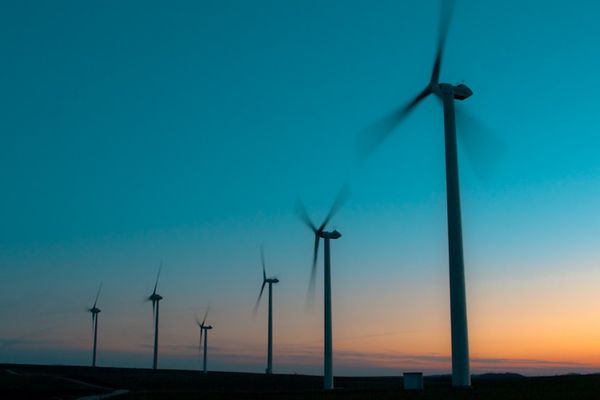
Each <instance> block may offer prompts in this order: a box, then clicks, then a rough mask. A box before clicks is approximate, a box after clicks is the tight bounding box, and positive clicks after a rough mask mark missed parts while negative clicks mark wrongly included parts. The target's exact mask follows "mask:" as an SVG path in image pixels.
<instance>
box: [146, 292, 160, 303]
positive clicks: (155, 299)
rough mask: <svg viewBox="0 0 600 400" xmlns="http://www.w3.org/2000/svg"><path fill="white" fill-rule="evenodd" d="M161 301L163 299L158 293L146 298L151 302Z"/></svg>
mask: <svg viewBox="0 0 600 400" xmlns="http://www.w3.org/2000/svg"><path fill="white" fill-rule="evenodd" d="M162 299H163V297H162V296H161V295H160V294H158V293H152V294H151V295H150V297H148V300H150V301H153V302H154V301H161V300H162Z"/></svg>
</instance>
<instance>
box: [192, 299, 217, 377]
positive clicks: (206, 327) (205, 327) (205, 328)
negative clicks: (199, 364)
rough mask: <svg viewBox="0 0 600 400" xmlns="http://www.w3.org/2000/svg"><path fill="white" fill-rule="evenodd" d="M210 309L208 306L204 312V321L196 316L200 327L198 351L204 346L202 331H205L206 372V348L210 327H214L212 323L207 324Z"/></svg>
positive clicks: (205, 370)
mask: <svg viewBox="0 0 600 400" xmlns="http://www.w3.org/2000/svg"><path fill="white" fill-rule="evenodd" d="M209 309H210V307H207V308H206V311H205V312H204V318H203V319H202V322H200V320H199V319H198V317H196V324H198V327H199V328H200V345H199V346H198V351H200V349H201V348H202V333H203V332H204V354H203V356H204V368H203V372H204V373H205V374H206V372H207V369H206V350H207V344H206V342H207V339H208V331H209V330H210V329H212V328H213V327H212V325H206V316H207V315H208V310H209Z"/></svg>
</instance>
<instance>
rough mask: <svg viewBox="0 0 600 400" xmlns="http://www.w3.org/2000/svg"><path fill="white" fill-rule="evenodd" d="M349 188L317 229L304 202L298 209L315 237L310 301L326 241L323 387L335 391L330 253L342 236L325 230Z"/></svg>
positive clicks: (301, 218)
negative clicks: (319, 258) (323, 244)
mask: <svg viewBox="0 0 600 400" xmlns="http://www.w3.org/2000/svg"><path fill="white" fill-rule="evenodd" d="M348 191H349V189H348V186H347V185H344V186H343V187H342V189H341V190H340V192H339V193H338V195H337V197H336V199H335V201H334V202H333V205H332V206H331V209H330V210H329V213H327V216H326V217H325V219H324V220H323V222H322V223H321V225H320V226H319V227H318V228H317V226H316V225H315V224H314V223H313V222H312V220H311V219H310V217H309V216H308V212H307V211H306V208H305V207H304V205H303V204H302V202H300V201H299V202H298V204H297V207H296V214H297V215H298V217H299V218H300V220H301V221H302V222H303V223H304V224H305V225H306V226H308V228H309V229H310V230H311V231H312V232H313V233H314V235H315V244H314V252H313V263H312V268H311V272H310V281H309V289H308V299H309V301H311V299H312V298H313V297H314V290H315V279H316V274H317V256H318V253H319V242H320V241H321V239H324V241H325V252H324V270H323V272H324V285H323V286H324V288H323V289H324V298H323V301H324V305H323V306H324V342H323V387H324V388H325V389H327V390H329V389H333V336H332V335H333V333H332V325H331V252H330V243H329V242H330V240H335V239H339V238H340V237H342V234H341V233H340V232H338V231H337V230H335V229H334V230H333V231H331V232H326V231H325V228H326V227H327V224H328V223H329V221H330V220H331V218H333V216H334V215H335V214H336V213H337V212H338V211H339V209H340V207H341V206H342V205H343V204H344V203H345V201H346V200H347V198H348Z"/></svg>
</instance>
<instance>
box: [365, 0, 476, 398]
mask: <svg viewBox="0 0 600 400" xmlns="http://www.w3.org/2000/svg"><path fill="white" fill-rule="evenodd" d="M450 14H451V4H450V3H448V2H443V3H442V13H441V18H440V28H439V37H438V47H437V52H436V55H435V61H434V63H433V69H432V72H431V78H430V80H429V83H428V84H427V86H425V88H424V89H423V90H422V91H421V92H420V93H419V94H418V95H417V96H416V97H415V98H413V99H412V100H411V101H410V102H408V103H407V104H406V105H404V106H403V107H401V108H398V109H397V110H395V111H393V112H392V113H390V114H388V115H387V116H386V117H384V118H382V119H381V120H379V121H378V122H377V123H376V124H374V125H373V127H372V129H371V132H370V133H371V139H372V142H371V145H370V146H369V148H368V149H367V153H370V152H371V151H372V150H373V149H374V148H375V147H376V146H377V145H379V144H380V143H381V142H382V141H383V140H384V139H385V138H387V137H388V136H389V135H390V134H391V133H392V131H393V130H394V128H396V127H397V126H398V124H399V123H400V122H402V121H403V120H404V119H405V118H406V117H407V116H408V115H409V114H410V113H411V112H412V111H413V110H414V109H415V107H416V106H417V105H418V104H419V103H420V102H421V101H422V100H423V99H425V98H426V97H427V96H429V95H431V94H433V95H435V96H436V97H437V98H438V99H440V100H441V103H442V106H443V110H444V138H445V157H446V202H447V214H448V260H449V275H450V319H451V336H452V337H451V339H452V340H451V341H452V385H453V386H455V387H468V386H470V385H471V376H470V372H469V340H468V328H467V301H466V288H465V273H464V259H463V241H462V222H461V207H460V191H459V176H458V155H457V149H456V123H455V109H454V106H455V104H454V102H455V100H459V101H462V100H465V99H467V98H468V97H470V96H471V95H472V94H473V92H472V91H471V89H469V88H468V87H467V86H466V85H464V84H459V85H453V84H449V83H440V82H439V78H440V70H441V66H442V56H443V53H444V44H445V40H446V35H447V33H448V26H449V22H450Z"/></svg>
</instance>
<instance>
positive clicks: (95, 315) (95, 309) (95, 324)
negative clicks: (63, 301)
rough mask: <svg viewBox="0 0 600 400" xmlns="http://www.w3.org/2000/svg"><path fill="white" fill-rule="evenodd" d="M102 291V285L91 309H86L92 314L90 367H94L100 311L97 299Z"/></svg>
mask: <svg viewBox="0 0 600 400" xmlns="http://www.w3.org/2000/svg"><path fill="white" fill-rule="evenodd" d="M101 290H102V284H100V286H99V287H98V292H97V293H96V300H94V305H93V306H92V307H91V308H88V312H90V313H92V332H93V336H94V344H93V349H92V367H95V366H96V344H97V341H98V314H100V312H101V311H102V310H100V309H99V308H98V298H99V297H100V291H101Z"/></svg>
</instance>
